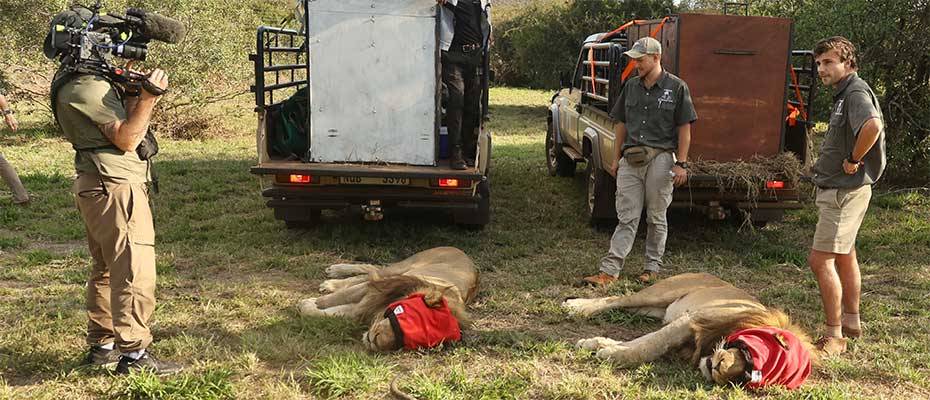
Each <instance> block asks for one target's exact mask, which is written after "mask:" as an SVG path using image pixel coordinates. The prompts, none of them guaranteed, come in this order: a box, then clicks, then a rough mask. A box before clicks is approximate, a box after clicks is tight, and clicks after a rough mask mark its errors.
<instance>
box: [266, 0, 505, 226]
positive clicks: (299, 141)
mask: <svg viewBox="0 0 930 400" xmlns="http://www.w3.org/2000/svg"><path fill="white" fill-rule="evenodd" d="M438 11H439V10H438V9H437V4H436V1H435V0H364V1H363V0H302V1H301V2H300V7H299V9H298V11H297V22H298V24H299V26H298V27H296V28H281V27H267V26H263V27H260V28H259V29H258V32H257V35H256V45H255V49H256V50H255V53H254V54H252V55H251V56H250V59H251V61H252V62H253V63H254V67H255V83H254V85H253V86H252V92H253V93H254V94H255V112H256V116H257V127H256V146H257V156H258V162H257V164H256V165H255V166H253V167H252V168H251V172H252V173H253V174H256V175H259V176H261V177H262V178H263V179H262V181H263V186H264V187H263V191H262V195H263V196H264V197H265V198H267V199H268V200H267V206H268V207H270V208H272V209H273V210H274V216H275V218H277V219H279V220H283V221H284V222H285V223H286V224H287V225H288V226H289V227H302V226H309V225H313V224H316V223H317V222H318V221H319V219H320V215H321V211H322V210H324V209H332V210H341V209H347V208H360V209H361V210H362V211H363V214H364V216H365V218H366V219H367V220H380V219H382V218H383V216H384V210H385V209H388V208H422V209H434V210H447V211H451V214H452V220H453V221H454V222H455V223H457V224H461V225H465V226H469V227H474V228H481V227H483V226H484V225H486V224H487V223H488V222H489V220H490V181H489V180H488V171H489V168H490V156H491V133H490V132H489V131H488V130H487V129H485V127H484V121H483V118H481V121H480V122H479V124H478V125H479V127H478V128H477V130H478V132H477V137H478V140H477V147H478V149H476V151H475V153H476V157H475V159H472V160H469V168H467V169H465V170H454V169H452V168H450V165H449V160H448V155H449V154H448V153H449V144H448V141H447V140H446V136H445V134H444V132H445V129H444V126H443V104H442V89H441V87H442V85H441V82H440V71H441V65H440V50H439V39H438V35H439V30H438ZM484 56H485V59H486V58H487V54H484ZM485 65H487V64H485ZM486 71H487V69H486V68H485V69H482V70H481V73H482V78H483V79H482V82H483V85H482V86H483V89H482V90H483V94H484V95H485V96H486V93H487V78H486V75H487V74H486ZM484 104H486V103H484ZM485 112H486V110H482V115H483V114H484V113H485Z"/></svg>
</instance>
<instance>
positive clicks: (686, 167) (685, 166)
mask: <svg viewBox="0 0 930 400" xmlns="http://www.w3.org/2000/svg"><path fill="white" fill-rule="evenodd" d="M675 165H677V166H679V167H682V168H684V169H688V162H687V161H675Z"/></svg>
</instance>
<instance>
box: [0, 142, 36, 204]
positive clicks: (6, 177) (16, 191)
mask: <svg viewBox="0 0 930 400" xmlns="http://www.w3.org/2000/svg"><path fill="white" fill-rule="evenodd" d="M0 176H2V177H3V181H4V182H6V184H7V185H8V186H9V187H10V190H12V191H13V202H14V203H17V204H18V203H25V202H27V201H29V194H28V193H26V188H24V187H23V183H22V182H20V180H19V175H16V170H15V169H14V168H13V166H12V165H10V163H8V162H7V161H6V158H4V157H3V153H0Z"/></svg>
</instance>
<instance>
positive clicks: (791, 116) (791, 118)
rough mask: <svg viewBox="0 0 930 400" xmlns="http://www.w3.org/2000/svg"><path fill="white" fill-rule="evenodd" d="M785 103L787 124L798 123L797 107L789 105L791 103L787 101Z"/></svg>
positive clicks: (793, 124)
mask: <svg viewBox="0 0 930 400" xmlns="http://www.w3.org/2000/svg"><path fill="white" fill-rule="evenodd" d="M787 105H788V118H786V120H787V121H788V126H795V125H797V124H798V115H799V114H800V112H799V111H798V108H797V107H795V106H793V105H791V103H788V104H787Z"/></svg>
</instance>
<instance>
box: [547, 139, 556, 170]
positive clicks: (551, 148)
mask: <svg viewBox="0 0 930 400" xmlns="http://www.w3.org/2000/svg"><path fill="white" fill-rule="evenodd" d="M547 136H548V138H547V140H546V147H547V149H546V161H547V162H548V163H549V166H550V167H553V168H555V138H553V137H552V134H551V133H550V134H549V135H547Z"/></svg>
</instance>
